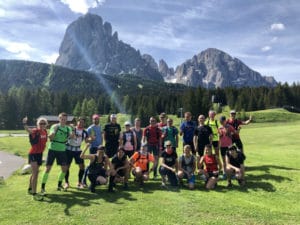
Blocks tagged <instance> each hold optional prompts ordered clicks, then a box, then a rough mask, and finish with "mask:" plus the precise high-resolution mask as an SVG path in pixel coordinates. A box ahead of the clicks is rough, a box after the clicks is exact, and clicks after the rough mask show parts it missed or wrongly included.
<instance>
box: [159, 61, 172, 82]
mask: <svg viewBox="0 0 300 225" xmlns="http://www.w3.org/2000/svg"><path fill="white" fill-rule="evenodd" d="M158 71H159V72H160V73H161V75H162V76H163V77H164V78H171V77H173V76H174V69H173V68H172V67H171V68H169V66H168V64H167V63H166V62H165V61H164V60H163V59H161V60H159V66H158Z"/></svg>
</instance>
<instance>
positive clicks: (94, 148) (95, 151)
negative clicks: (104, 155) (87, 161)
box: [90, 147, 98, 154]
mask: <svg viewBox="0 0 300 225" xmlns="http://www.w3.org/2000/svg"><path fill="white" fill-rule="evenodd" d="M97 149H98V148H97V147H90V154H96V153H97Z"/></svg>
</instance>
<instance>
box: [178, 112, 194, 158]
mask: <svg viewBox="0 0 300 225" xmlns="http://www.w3.org/2000/svg"><path fill="white" fill-rule="evenodd" d="M184 119H185V121H184V122H183V123H182V124H181V125H180V132H179V134H180V136H183V147H184V146H185V145H189V146H191V149H192V153H193V155H196V151H195V146H194V143H193V138H194V132H195V128H196V124H195V123H194V122H193V121H192V113H190V112H186V113H184Z"/></svg>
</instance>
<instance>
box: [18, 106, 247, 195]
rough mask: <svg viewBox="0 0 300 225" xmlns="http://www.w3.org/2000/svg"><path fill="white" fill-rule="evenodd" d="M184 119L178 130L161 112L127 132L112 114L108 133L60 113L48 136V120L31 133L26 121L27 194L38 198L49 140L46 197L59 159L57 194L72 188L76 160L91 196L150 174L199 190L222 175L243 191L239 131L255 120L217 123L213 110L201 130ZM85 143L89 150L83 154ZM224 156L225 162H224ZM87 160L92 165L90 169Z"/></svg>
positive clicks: (95, 121) (202, 121) (202, 119)
mask: <svg viewBox="0 0 300 225" xmlns="http://www.w3.org/2000/svg"><path fill="white" fill-rule="evenodd" d="M184 116H185V118H184V121H183V122H182V123H181V125H180V127H179V129H178V128H176V127H175V126H174V125H173V120H172V119H171V118H168V117H167V115H166V114H165V113H161V114H160V115H159V119H160V121H159V122H157V121H156V118H155V117H150V120H149V125H148V126H146V127H145V128H142V127H141V120H140V119H139V118H136V119H135V120H134V125H133V126H132V125H131V123H130V122H129V121H126V122H125V123H124V129H123V130H122V129H121V126H120V124H118V123H117V116H116V115H115V114H111V115H110V122H109V123H107V124H106V125H105V126H104V128H103V129H102V126H101V125H100V116H99V115H98V114H94V115H93V116H92V121H93V122H92V125H90V126H89V127H88V128H87V129H85V119H84V118H82V117H79V118H78V119H77V121H76V124H74V125H68V124H67V114H66V113H60V114H59V116H58V118H59V122H58V123H57V124H53V125H52V126H51V127H50V130H49V134H48V132H47V129H46V128H47V125H48V122H47V120H46V119H45V118H39V119H38V121H37V127H36V128H33V129H31V128H29V127H28V126H27V117H25V118H24V119H23V124H24V128H25V130H26V131H27V132H28V133H29V137H30V143H31V148H30V150H29V156H28V159H29V163H30V165H31V167H32V174H31V177H30V181H29V188H28V193H30V194H32V195H34V196H35V195H37V181H38V172H39V167H40V166H41V164H42V158H43V152H44V150H45V148H46V143H47V140H48V139H49V141H50V143H49V144H48V155H47V159H46V168H45V171H44V173H43V176H42V182H41V194H43V195H45V193H46V183H47V180H48V176H49V173H50V171H51V168H52V165H53V163H54V161H55V160H56V162H57V164H58V165H60V166H61V172H60V174H59V176H58V184H57V190H67V189H68V188H69V187H70V184H69V176H70V165H71V163H72V161H73V159H74V161H75V163H76V164H78V166H79V171H78V183H77V188H79V189H84V188H86V187H88V188H89V190H90V191H91V192H95V190H96V186H97V185H106V184H108V191H110V192H114V189H115V187H116V184H117V183H119V182H121V183H122V184H123V187H124V188H125V189H127V188H128V180H129V178H130V176H131V174H132V176H134V182H135V183H137V184H138V185H141V186H142V185H144V182H145V181H147V180H148V179H149V175H150V173H151V172H153V178H154V179H157V177H158V173H159V174H160V176H161V182H162V183H161V185H162V187H167V186H168V185H169V184H170V185H171V186H178V185H179V184H181V185H183V184H184V182H183V180H186V181H187V186H188V188H189V189H194V188H195V181H196V174H198V175H199V176H200V177H201V178H202V179H204V180H205V187H206V188H207V189H213V188H215V186H216V185H217V182H218V179H219V175H221V174H222V176H223V179H227V181H228V187H231V186H232V181H231V179H232V178H233V177H235V178H236V179H237V181H238V183H239V185H241V186H244V185H245V167H244V160H245V155H244V152H243V143H242V141H241V139H240V136H239V132H240V129H241V125H246V124H249V123H250V122H251V117H250V118H249V120H247V121H241V120H238V119H236V118H235V116H236V112H235V111H234V110H233V111H231V112H230V118H229V119H226V117H225V116H221V117H220V119H219V120H217V119H216V118H215V116H216V113H215V111H213V110H210V111H209V113H208V118H207V119H206V118H205V116H204V115H199V117H198V125H197V124H196V123H195V122H194V121H192V114H191V113H190V112H186V113H185V114H184ZM179 136H182V139H183V146H182V149H183V151H182V154H181V155H180V156H179V157H178V154H179V150H178V147H179V146H178V143H179ZM83 142H85V147H84V149H83V150H82V147H83V144H82V143H83ZM87 151H89V152H88V153H87ZM220 153H221V159H222V160H220V159H219V155H220ZM86 159H88V160H89V165H88V166H87V167H85V163H84V161H85V160H86ZM150 165H151V168H150ZM64 180H65V183H64V185H63V181H64ZM87 180H89V182H87ZM87 183H89V186H88V185H87Z"/></svg>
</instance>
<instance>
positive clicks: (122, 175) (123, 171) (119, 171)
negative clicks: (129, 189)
mask: <svg viewBox="0 0 300 225" xmlns="http://www.w3.org/2000/svg"><path fill="white" fill-rule="evenodd" d="M117 175H118V176H119V177H125V169H122V170H118V172H117Z"/></svg>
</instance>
